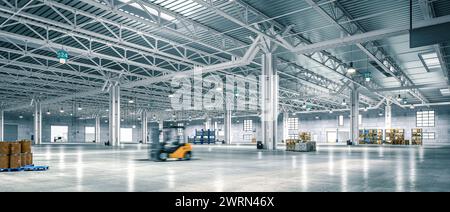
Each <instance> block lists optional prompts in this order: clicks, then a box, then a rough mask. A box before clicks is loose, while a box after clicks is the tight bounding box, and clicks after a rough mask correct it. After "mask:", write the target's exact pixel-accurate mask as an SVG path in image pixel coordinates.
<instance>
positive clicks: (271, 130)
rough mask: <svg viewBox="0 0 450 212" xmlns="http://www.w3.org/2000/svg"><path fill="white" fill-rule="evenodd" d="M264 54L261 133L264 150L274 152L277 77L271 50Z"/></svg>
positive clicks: (276, 115) (276, 123)
mask: <svg viewBox="0 0 450 212" xmlns="http://www.w3.org/2000/svg"><path fill="white" fill-rule="evenodd" d="M267 49H268V50H267V51H265V52H264V55H263V57H262V64H263V66H262V69H263V70H262V73H263V75H262V76H261V89H260V91H261V93H262V95H261V97H262V99H261V104H262V105H261V109H262V114H261V131H262V141H263V143H264V148H265V149H268V150H276V147H277V127H278V75H277V69H276V58H275V56H274V55H273V54H272V52H273V51H272V50H271V49H270V48H267Z"/></svg>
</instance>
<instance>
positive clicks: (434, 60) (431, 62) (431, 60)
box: [419, 52, 441, 72]
mask: <svg viewBox="0 0 450 212" xmlns="http://www.w3.org/2000/svg"><path fill="white" fill-rule="evenodd" d="M419 58H420V61H421V62H422V64H423V66H424V67H425V69H426V70H427V71H428V72H430V70H432V69H435V68H441V62H440V61H439V57H438V55H437V54H436V52H428V53H424V54H419Z"/></svg>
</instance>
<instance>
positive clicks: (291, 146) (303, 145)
mask: <svg viewBox="0 0 450 212" xmlns="http://www.w3.org/2000/svg"><path fill="white" fill-rule="evenodd" d="M286 151H296V152H311V151H316V142H314V141H306V142H303V141H302V140H300V139H287V140H286Z"/></svg>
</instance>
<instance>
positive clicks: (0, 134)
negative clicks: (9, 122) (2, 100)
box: [0, 110, 5, 141]
mask: <svg viewBox="0 0 450 212" xmlns="http://www.w3.org/2000/svg"><path fill="white" fill-rule="evenodd" d="M4 119H5V117H4V112H3V110H0V141H3V138H4V133H3V131H4V126H5V120H4Z"/></svg>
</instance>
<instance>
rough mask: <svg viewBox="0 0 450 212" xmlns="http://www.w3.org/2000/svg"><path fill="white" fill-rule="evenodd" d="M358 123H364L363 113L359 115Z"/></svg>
mask: <svg viewBox="0 0 450 212" xmlns="http://www.w3.org/2000/svg"><path fill="white" fill-rule="evenodd" d="M358 124H359V125H362V115H361V114H359V115H358Z"/></svg>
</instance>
